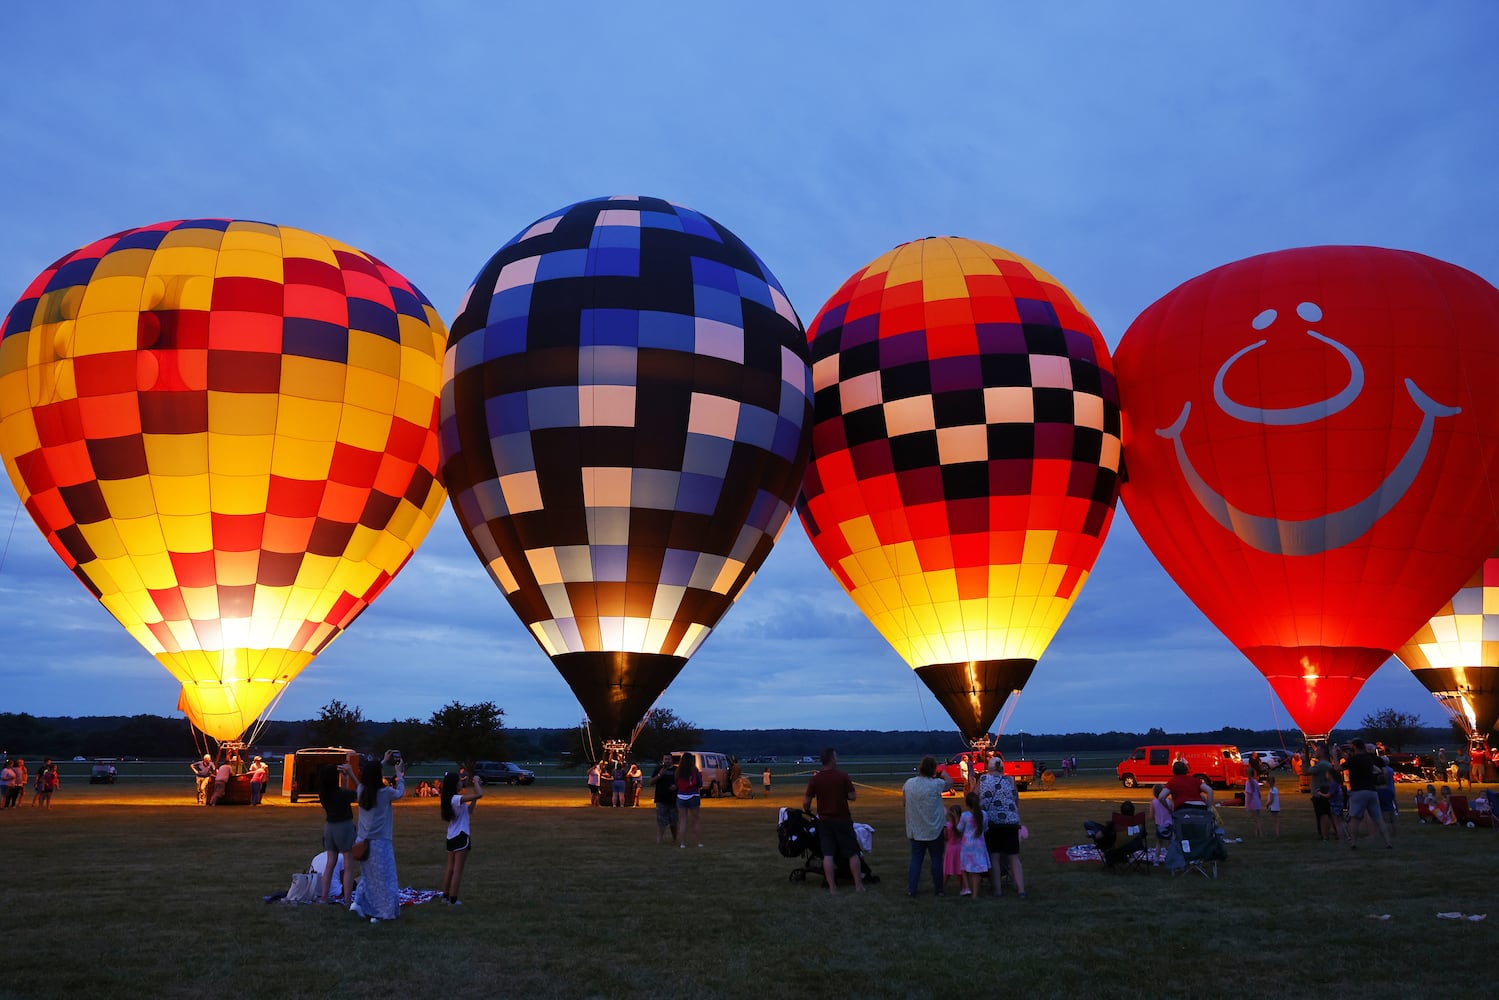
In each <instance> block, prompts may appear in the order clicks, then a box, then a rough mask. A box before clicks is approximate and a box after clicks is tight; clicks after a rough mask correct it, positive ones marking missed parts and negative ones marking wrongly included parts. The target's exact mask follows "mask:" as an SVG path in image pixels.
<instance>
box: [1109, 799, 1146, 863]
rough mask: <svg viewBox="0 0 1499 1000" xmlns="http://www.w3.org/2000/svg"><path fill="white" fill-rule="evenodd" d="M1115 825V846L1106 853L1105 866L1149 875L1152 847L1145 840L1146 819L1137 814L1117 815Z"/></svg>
mask: <svg viewBox="0 0 1499 1000" xmlns="http://www.w3.org/2000/svg"><path fill="white" fill-rule="evenodd" d="M1113 825H1114V846H1113V848H1112V850H1111V851H1105V852H1104V857H1103V862H1104V866H1105V867H1108V868H1113V869H1115V870H1117V871H1137V872H1143V873H1144V874H1146V875H1149V874H1150V847H1149V846H1148V845H1147V843H1146V838H1145V817H1144V816H1143V815H1140V814H1137V813H1115V814H1114V819H1113ZM1111 854H1112V855H1113V856H1112V858H1111V857H1110V855H1111Z"/></svg>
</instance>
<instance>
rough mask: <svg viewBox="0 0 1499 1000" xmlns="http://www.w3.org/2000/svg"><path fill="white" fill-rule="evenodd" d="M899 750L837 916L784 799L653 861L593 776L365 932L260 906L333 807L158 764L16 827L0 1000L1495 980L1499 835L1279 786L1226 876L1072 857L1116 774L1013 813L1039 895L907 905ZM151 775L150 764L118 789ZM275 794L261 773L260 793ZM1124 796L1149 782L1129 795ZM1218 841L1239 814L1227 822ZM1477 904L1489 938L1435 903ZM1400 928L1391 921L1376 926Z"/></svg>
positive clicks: (721, 813)
mask: <svg viewBox="0 0 1499 1000" xmlns="http://www.w3.org/2000/svg"><path fill="white" fill-rule="evenodd" d="M912 763H913V762H861V761H852V762H849V770H850V771H852V772H853V773H854V774H855V777H856V779H857V780H858V781H859V782H860V794H859V801H858V802H857V803H856V804H855V817H856V818H857V819H858V820H860V821H862V822H867V823H870V824H871V825H873V826H874V827H875V831H876V832H875V850H874V852H873V853H872V854H871V855H870V856H869V863H870V866H871V867H872V868H873V869H874V871H875V872H876V873H877V874H878V875H879V876H880V879H881V881H880V882H879V884H877V885H875V886H873V887H872V888H871V891H869V892H868V893H865V894H864V895H863V896H854V895H853V894H851V893H847V892H845V893H843V894H841V895H839V896H838V897H836V898H830V897H828V895H827V894H826V893H824V892H823V891H822V890H821V889H820V888H818V887H816V886H815V885H814V884H811V883H809V884H801V883H794V882H792V881H790V880H789V879H788V874H789V873H790V872H791V870H792V869H793V868H796V867H798V866H799V863H798V862H797V861H795V860H791V859H787V858H783V857H781V856H780V855H779V854H778V853H777V851H776V838H775V809H776V807H778V806H783V805H797V804H799V801H800V795H801V788H802V785H803V783H804V781H805V773H806V772H805V770H804V769H803V770H802V771H801V772H800V775H798V774H797V773H793V772H792V771H791V769H788V768H785V767H782V768H781V769H779V770H778V772H777V775H776V778H775V787H774V791H773V794H772V796H771V798H770V800H769V801H767V800H766V799H764V798H763V797H760V796H759V795H758V775H757V780H756V786H757V788H756V790H757V796H756V798H754V799H752V800H748V801H739V800H713V801H708V802H706V803H705V804H704V806H703V810H702V811H703V834H704V838H703V839H704V841H705V844H706V846H704V847H703V848H695V847H694V848H690V849H688V850H681V849H678V848H675V847H670V848H668V847H657V846H656V845H655V844H654V839H655V832H654V819H653V815H652V812H651V810H650V809H649V808H644V807H643V808H641V809H638V810H606V809H590V808H587V807H586V806H584V805H580V804H579V803H580V801H581V800H582V799H583V798H584V792H583V789H582V787H581V778H580V777H578V776H574V778H573V781H572V782H567V783H564V782H562V781H560V780H554V781H549V782H539V783H538V784H537V785H534V786H532V787H529V788H508V787H506V788H494V789H490V790H489V792H488V794H487V796H486V798H485V799H484V801H483V803H482V804H481V806H480V808H479V810H478V812H477V813H476V815H475V818H474V843H475V847H474V851H473V854H472V856H471V858H470V860H469V864H468V869H467V871H466V873H465V877H464V892H463V895H464V898H465V905H464V906H462V907H461V908H453V907H448V906H445V905H443V904H441V903H440V902H439V903H432V904H426V905H422V906H415V907H408V908H406V909H405V910H404V911H403V912H402V915H401V919H400V920H398V921H396V922H393V923H390V924H381V925H378V926H371V925H369V924H368V923H364V922H361V921H359V920H358V919H356V918H355V917H353V916H352V915H350V914H349V913H348V912H346V911H345V910H343V909H342V908H340V907H335V906H319V905H311V906H296V905H288V904H282V903H273V904H266V903H264V902H263V901H262V897H263V896H266V895H270V894H272V893H276V892H280V891H283V890H285V889H286V888H287V886H288V884H289V883H290V881H291V874H292V872H294V871H298V870H302V869H304V868H305V867H306V866H307V863H308V862H309V860H310V859H311V858H312V856H313V854H314V853H316V851H317V850H318V849H319V845H320V843H321V830H322V812H321V810H320V809H319V808H318V807H317V805H316V804H309V803H301V804H298V805H290V804H288V803H286V802H284V801H283V800H282V799H281V798H280V797H279V796H272V797H269V798H268V801H267V804H266V806H265V807H263V808H260V809H251V808H248V807H230V808H221V809H202V808H198V807H197V806H195V805H192V804H191V802H190V800H191V794H192V784H191V780H190V778H189V777H188V776H187V774H186V768H185V766H183V767H182V768H181V771H182V777H180V778H176V777H165V776H162V777H155V778H153V777H148V776H146V775H149V774H150V773H152V772H161V771H167V772H171V771H175V770H177V769H176V768H172V767H170V766H166V765H149V764H142V765H130V770H126V769H125V768H123V767H122V774H123V775H124V776H123V777H122V779H121V783H120V784H117V785H113V786H89V785H86V784H82V783H81V782H80V781H78V780H76V779H75V780H71V781H70V780H69V778H68V777H67V776H66V774H65V777H64V782H65V783H64V785H63V788H62V790H61V791H59V793H58V794H57V797H56V798H55V799H54V804H53V808H52V809H51V810H50V811H42V810H39V809H34V808H32V807H31V806H30V805H29V804H28V805H26V806H23V807H22V808H20V809H18V810H15V811H7V812H4V813H0V858H3V871H4V872H5V876H4V878H5V888H4V889H0V996H3V997H26V998H32V997H62V996H67V997H85V998H87V997H183V998H188V997H191V998H213V1000H235V998H241V997H244V998H259V997H265V998H287V997H301V996H308V997H312V996H316V997H328V996H337V997H339V998H340V1000H354V998H362V997H415V996H421V997H428V996H434V997H447V996H472V997H489V996H495V997H525V998H528V1000H530V998H543V997H673V998H682V1000H690V998H698V997H754V998H759V1000H764V998H772V997H834V996H838V997H842V996H854V997H860V996H872V997H950V996H954V995H963V994H968V993H971V992H973V991H975V990H977V991H978V993H979V995H982V996H991V995H995V994H996V993H997V994H999V995H1014V996H1021V997H1046V996H1068V997H1071V996H1084V997H1090V998H1093V997H1097V998H1103V997H1138V996H1149V997H1157V998H1158V997H1178V996H1183V997H1184V996H1204V995H1215V996H1216V995H1221V994H1225V993H1227V994H1230V995H1234V996H1245V997H1250V996H1291V997H1299V996H1308V997H1309V996H1323V997H1327V996H1341V995H1344V994H1347V993H1350V992H1351V993H1353V994H1355V995H1359V996H1362V997H1409V996H1413V995H1421V994H1423V993H1426V992H1428V991H1430V990H1432V989H1433V988H1434V986H1433V984H1434V983H1435V982H1436V981H1438V980H1439V981H1441V982H1443V983H1445V984H1448V987H1449V988H1450V989H1452V990H1454V991H1456V992H1459V993H1477V994H1479V995H1481V994H1483V993H1485V992H1487V989H1488V988H1489V984H1490V983H1491V981H1492V980H1491V976H1490V971H1491V966H1492V961H1493V956H1494V955H1495V954H1496V953H1499V834H1496V833H1494V832H1493V831H1490V830H1485V829H1479V830H1466V829H1450V828H1449V829H1437V828H1435V827H1431V826H1420V825H1417V824H1415V823H1414V822H1413V817H1412V814H1413V810H1412V809H1410V808H1409V807H1408V806H1407V805H1406V804H1407V803H1408V801H1409V796H1410V792H1411V791H1412V790H1413V787H1414V786H1401V801H1402V805H1403V807H1405V810H1406V812H1405V815H1404V816H1402V822H1401V825H1400V827H1399V834H1398V837H1397V843H1396V848H1395V850H1392V851H1387V850H1384V849H1383V848H1382V847H1380V848H1375V849H1371V848H1373V845H1369V844H1366V846H1365V848H1364V849H1360V850H1358V851H1350V850H1349V849H1348V848H1347V847H1346V846H1343V845H1337V844H1331V843H1321V842H1319V841H1318V840H1317V838H1316V836H1315V833H1314V831H1313V829H1312V818H1311V809H1310V806H1309V804H1308V801H1307V798H1306V796H1303V795H1299V794H1297V793H1296V792H1295V790H1294V782H1292V781H1286V782H1282V785H1283V786H1285V785H1287V784H1289V785H1291V788H1290V790H1286V789H1285V788H1284V787H1283V789H1282V791H1283V802H1284V806H1285V812H1284V813H1283V815H1282V836H1281V837H1280V838H1279V839H1268V838H1267V839H1262V840H1257V841H1256V840H1253V839H1249V840H1246V842H1245V843H1243V844H1236V845H1231V846H1230V848H1229V850H1230V852H1231V858H1230V860H1229V861H1228V862H1227V863H1225V864H1224V865H1222V866H1221V867H1220V877H1219V878H1218V879H1217V880H1216V881H1208V880H1206V879H1203V878H1201V877H1199V876H1196V875H1191V874H1188V875H1184V876H1178V877H1172V876H1170V875H1168V874H1166V873H1164V872H1163V871H1160V870H1157V871H1155V872H1153V873H1151V874H1150V875H1139V874H1133V875H1130V874H1124V875H1115V874H1109V873H1104V872H1101V871H1100V870H1099V868H1098V866H1097V865H1093V864H1075V863H1074V864H1060V863H1057V862H1056V861H1054V860H1053V859H1052V856H1051V849H1052V848H1053V847H1057V846H1063V845H1067V844H1076V843H1080V842H1082V841H1083V840H1084V839H1085V838H1084V837H1083V835H1082V823H1083V821H1084V820H1085V819H1107V818H1108V815H1109V813H1110V812H1111V811H1112V809H1113V808H1114V806H1116V805H1117V804H1118V802H1119V800H1120V798H1121V797H1122V795H1123V792H1122V790H1121V789H1120V788H1119V787H1118V783H1117V781H1114V780H1111V776H1104V775H1091V776H1090V775H1085V776H1083V777H1079V778H1072V779H1062V780H1059V781H1058V783H1057V786H1056V788H1055V789H1054V790H1052V791H1050V792H1041V791H1033V792H1030V793H1027V794H1025V795H1024V796H1022V802H1021V808H1022V812H1023V817H1024V820H1025V822H1026V824H1027V825H1028V826H1029V828H1030V831H1031V837H1030V839H1029V840H1028V841H1027V842H1026V844H1025V847H1024V849H1023V852H1022V857H1023V860H1024V863H1025V866H1026V876H1027V879H1026V880H1027V889H1028V896H1029V898H1028V899H1026V900H1023V901H1022V900H1019V899H1016V898H1015V897H1013V896H1009V897H1006V898H1003V899H999V900H995V899H989V898H984V899H980V900H976V901H975V900H972V899H963V898H960V897H957V896H954V895H949V896H948V897H946V898H943V899H937V898H934V897H932V896H930V895H926V896H922V897H920V898H917V899H914V900H913V899H909V898H907V896H906V894H905V872H906V863H907V858H908V853H907V845H906V840H905V837H904V824H903V819H902V811H901V800H900V796H899V785H900V782H901V781H902V780H903V777H904V775H905V774H909V769H910V766H911V764H912ZM132 772H138V773H132ZM274 785H275V783H274V782H273V787H274ZM1134 798H1135V801H1136V802H1137V803H1143V802H1144V794H1143V793H1142V792H1137V793H1135V795H1134ZM1224 815H1225V820H1226V824H1227V826H1228V829H1229V835H1230V836H1231V837H1237V836H1245V835H1246V834H1247V833H1248V832H1249V831H1248V824H1247V821H1246V818H1245V817H1244V816H1243V814H1242V811H1241V810H1237V809H1233V808H1226V809H1225V810H1224ZM395 826H396V855H397V861H398V864H399V866H400V873H401V879H402V882H403V883H404V884H406V885H410V886H413V887H417V888H436V887H437V885H438V883H439V881H440V878H441V874H442V865H443V861H444V855H443V848H442V840H443V833H444V830H443V826H442V823H441V821H440V819H439V817H438V812H437V805H436V803H435V801H434V800H431V799H416V798H409V799H407V800H406V801H404V802H401V803H398V804H397V813H396V819H395ZM1449 911H1458V912H1462V913H1465V914H1471V913H1487V914H1489V919H1488V920H1486V921H1483V922H1469V921H1465V920H1464V921H1458V920H1446V919H1438V918H1437V914H1438V913H1439V912H1449ZM1384 914H1388V919H1383V920H1381V919H1376V917H1378V916H1380V915H1384Z"/></svg>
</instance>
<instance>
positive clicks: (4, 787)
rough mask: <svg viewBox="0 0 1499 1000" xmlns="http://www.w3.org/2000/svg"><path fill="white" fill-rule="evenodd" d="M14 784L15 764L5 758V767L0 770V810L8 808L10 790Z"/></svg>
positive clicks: (10, 759)
mask: <svg viewBox="0 0 1499 1000" xmlns="http://www.w3.org/2000/svg"><path fill="white" fill-rule="evenodd" d="M15 783H16V762H15V760H13V759H12V758H10V757H7V758H5V767H3V768H0V809H9V808H10V790H11V786H13V785H14V784H15Z"/></svg>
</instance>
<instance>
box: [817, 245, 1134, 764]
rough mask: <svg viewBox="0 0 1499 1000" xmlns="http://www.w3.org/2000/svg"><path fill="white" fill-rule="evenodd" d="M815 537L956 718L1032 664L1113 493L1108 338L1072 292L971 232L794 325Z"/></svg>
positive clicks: (859, 285)
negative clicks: (808, 351)
mask: <svg viewBox="0 0 1499 1000" xmlns="http://www.w3.org/2000/svg"><path fill="white" fill-rule="evenodd" d="M809 337H810V338H811V342H812V384H813V390H814V393H815V396H814V422H813V429H812V460H811V463H810V464H809V465H808V467H807V473H806V478H805V480H804V481H803V485H802V498H801V501H800V502H799V504H798V508H797V509H798V511H799V513H800V514H801V518H802V523H803V524H804V525H805V527H806V529H807V534H808V536H809V537H810V538H811V540H812V544H813V546H814V547H815V548H816V549H817V552H818V554H819V555H820V556H822V559H823V562H825V563H826V564H827V566H828V568H829V569H831V570H832V571H833V575H834V576H835V577H837V579H838V582H839V583H841V584H842V585H843V587H844V589H846V590H847V591H848V592H849V595H850V596H851V597H853V599H854V603H856V604H857V605H858V606H859V608H860V610H862V611H863V612H864V614H865V615H866V616H867V617H868V618H869V620H870V621H871V622H872V623H873V624H874V626H875V627H876V628H877V629H879V631H880V634H881V635H883V636H884V637H885V638H886V640H888V641H889V643H890V645H891V646H893V647H894V648H895V650H896V652H898V653H900V655H901V656H902V657H904V658H905V660H906V662H907V663H909V664H910V665H911V666H912V667H913V668H914V669H915V670H916V673H917V675H918V676H919V677H921V679H922V680H923V681H924V682H925V683H926V684H927V686H928V687H929V688H930V689H931V690H932V692H933V694H935V695H936V697H937V699H938V701H940V702H941V703H942V705H943V707H944V708H946V709H947V711H948V714H950V715H951V716H952V717H953V720H954V721H955V722H957V723H958V725H959V727H960V728H961V729H962V730H963V732H964V734H965V735H966V736H968V737H970V738H978V737H981V736H983V735H984V734H985V732H986V731H987V729H988V726H989V724H990V723H992V722H993V721H994V718H995V716H996V715H997V714H998V712H999V709H1000V708H1001V707H1003V704H1004V702H1005V700H1006V699H1007V698H1008V697H1009V696H1010V694H1011V693H1012V692H1013V691H1016V690H1019V689H1020V687H1021V686H1022V685H1024V684H1025V682H1026V680H1027V679H1028V678H1029V677H1030V674H1031V671H1032V670H1033V669H1034V668H1035V665H1036V660H1037V659H1038V658H1039V657H1040V656H1041V654H1042V652H1043V651H1044V650H1045V649H1046V647H1047V645H1048V644H1049V643H1050V642H1051V639H1052V637H1053V636H1054V635H1055V634H1056V631H1057V628H1058V627H1059V626H1060V625H1061V624H1062V619H1063V618H1064V617H1065V616H1066V615H1067V612H1068V611H1069V610H1070V609H1071V607H1072V604H1073V601H1074V600H1075V599H1076V598H1077V594H1078V591H1079V590H1080V589H1081V588H1082V585H1083V583H1084V582H1085V581H1086V580H1087V578H1088V573H1089V572H1090V571H1091V570H1092V567H1093V562H1094V560H1095V559H1096V558H1097V556H1098V550H1099V547H1100V546H1101V545H1102V543H1103V538H1104V535H1105V534H1106V533H1107V531H1108V528H1109V524H1110V522H1111V520H1112V518H1113V512H1114V503H1115V500H1116V499H1117V497H1118V480H1119V476H1118V473H1119V451H1120V440H1119V430H1120V417H1119V396H1118V390H1117V388H1116V387H1115V384H1114V372H1113V366H1112V364H1111V363H1110V360H1109V353H1108V347H1107V346H1106V345H1105V343H1104V341H1103V338H1102V337H1101V336H1100V335H1099V333H1098V329H1097V327H1095V326H1094V324H1093V321H1092V320H1091V319H1090V318H1089V317H1088V315H1087V313H1086V312H1084V311H1083V308H1082V307H1081V306H1080V305H1079V304H1078V302H1077V300H1076V299H1074V298H1073V297H1072V294H1071V293H1070V292H1068V291H1067V289H1065V288H1063V287H1062V286H1061V285H1060V284H1059V283H1058V282H1057V281H1056V280H1055V279H1054V278H1052V277H1051V276H1050V275H1048V274H1046V272H1044V271H1042V270H1040V269H1039V268H1037V267H1035V266H1034V265H1032V264H1030V263H1028V262H1027V261H1025V260H1023V259H1021V258H1019V257H1017V256H1015V255H1014V254H1011V253H1008V252H1006V251H1004V250H1001V249H999V248H998V247H994V246H990V245H988V244H986V243H978V242H975V241H973V240H964V239H952V238H942V239H926V240H918V241H916V242H914V243H907V244H904V245H902V246H899V247H897V248H895V249H894V250H892V251H890V252H889V253H887V254H885V255H884V256H883V257H880V258H879V259H878V260H876V261H874V262H873V263H871V264H870V265H869V266H867V267H865V268H863V269H862V270H860V271H859V272H858V273H856V274H855V275H854V276H853V277H851V278H850V279H849V280H848V281H847V282H845V283H844V285H843V287H842V288H841V289H839V290H838V292H837V293H836V294H835V295H834V296H833V297H832V298H831V299H829V300H828V303H827V304H826V305H825V306H823V308H822V312H820V313H819V314H818V316H817V319H816V320H815V321H814V322H813V324H812V327H811V329H810V331H809Z"/></svg>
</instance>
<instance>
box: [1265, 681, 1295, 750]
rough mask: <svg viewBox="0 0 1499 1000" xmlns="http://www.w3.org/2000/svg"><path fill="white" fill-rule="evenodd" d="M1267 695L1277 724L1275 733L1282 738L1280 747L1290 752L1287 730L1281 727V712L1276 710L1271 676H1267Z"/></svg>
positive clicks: (1272, 717) (1272, 715)
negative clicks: (1287, 743) (1287, 744)
mask: <svg viewBox="0 0 1499 1000" xmlns="http://www.w3.org/2000/svg"><path fill="white" fill-rule="evenodd" d="M1265 697H1266V698H1268V699H1269V700H1270V721H1271V722H1273V723H1274V724H1275V735H1276V738H1277V739H1279V740H1280V748H1281V749H1282V750H1284V751H1286V752H1287V753H1290V747H1288V746H1286V732H1285V730H1284V729H1282V728H1280V713H1279V712H1277V711H1276V710H1275V688H1273V687H1271V686H1270V678H1268V677H1266V678H1265Z"/></svg>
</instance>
